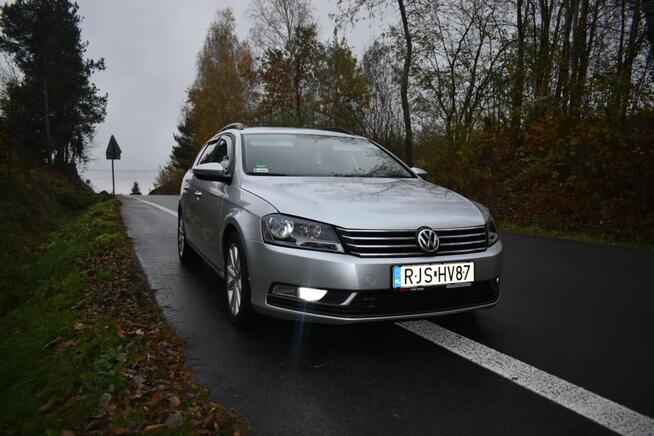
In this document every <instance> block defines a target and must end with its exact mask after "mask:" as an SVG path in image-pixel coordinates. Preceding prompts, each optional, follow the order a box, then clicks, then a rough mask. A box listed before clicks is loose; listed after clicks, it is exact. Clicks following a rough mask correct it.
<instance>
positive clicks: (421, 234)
mask: <svg viewBox="0 0 654 436" xmlns="http://www.w3.org/2000/svg"><path fill="white" fill-rule="evenodd" d="M416 241H417V242H418V246H419V247H420V248H421V249H422V251H424V252H425V253H433V252H434V251H436V250H438V246H439V245H440V243H441V242H440V240H439V239H438V235H437V234H436V232H435V231H433V230H432V229H430V228H429V227H422V228H420V229H418V233H417V234H416Z"/></svg>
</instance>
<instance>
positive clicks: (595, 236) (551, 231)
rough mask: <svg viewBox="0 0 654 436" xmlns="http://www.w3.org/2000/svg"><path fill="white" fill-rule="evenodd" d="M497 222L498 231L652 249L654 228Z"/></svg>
mask: <svg viewBox="0 0 654 436" xmlns="http://www.w3.org/2000/svg"><path fill="white" fill-rule="evenodd" d="M498 224H499V227H500V231H507V232H513V233H522V234H526V235H534V236H544V237H548V238H557V239H568V240H572V241H579V242H590V243H595V244H604V245H613V246H620V247H629V248H638V249H648V250H652V249H654V229H651V230H649V231H648V232H640V233H637V232H629V233H626V234H622V235H621V234H616V233H612V232H602V231H598V230H593V229H566V228H563V227H561V226H558V225H555V224H548V223H531V224H521V223H515V222H510V221H500V222H499V223H498Z"/></svg>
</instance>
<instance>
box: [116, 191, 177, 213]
mask: <svg viewBox="0 0 654 436" xmlns="http://www.w3.org/2000/svg"><path fill="white" fill-rule="evenodd" d="M127 198H131V199H134V200H138V201H140V202H141V203H145V204H149V205H150V206H152V207H155V208H157V209H159V210H162V211H164V212H166V213H167V214H170V215H172V216H174V217H175V218H177V212H175V211H174V210H171V209H168V208H167V207H163V206H160V205H158V204H157V203H153V202H151V201H147V200H141V199H140V198H136V196H134V197H127Z"/></svg>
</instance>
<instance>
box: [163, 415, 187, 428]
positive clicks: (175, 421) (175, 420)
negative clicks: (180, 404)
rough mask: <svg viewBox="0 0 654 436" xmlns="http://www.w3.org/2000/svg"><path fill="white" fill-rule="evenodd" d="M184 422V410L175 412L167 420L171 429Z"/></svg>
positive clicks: (167, 424)
mask: <svg viewBox="0 0 654 436" xmlns="http://www.w3.org/2000/svg"><path fill="white" fill-rule="evenodd" d="M183 423H184V417H183V416H182V412H179V411H177V412H175V413H173V414H172V415H170V416H169V417H168V419H167V420H166V426H167V427H168V428H171V429H176V428H179V427H181V426H182V424H183Z"/></svg>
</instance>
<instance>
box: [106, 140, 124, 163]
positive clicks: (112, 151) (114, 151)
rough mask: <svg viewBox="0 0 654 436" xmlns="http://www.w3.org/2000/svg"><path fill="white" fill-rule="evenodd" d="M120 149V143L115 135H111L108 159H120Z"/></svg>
mask: <svg viewBox="0 0 654 436" xmlns="http://www.w3.org/2000/svg"><path fill="white" fill-rule="evenodd" d="M120 153H121V150H120V147H119V146H118V141H116V138H114V135H111V138H110V139H109V145H107V159H115V160H119V159H120Z"/></svg>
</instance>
